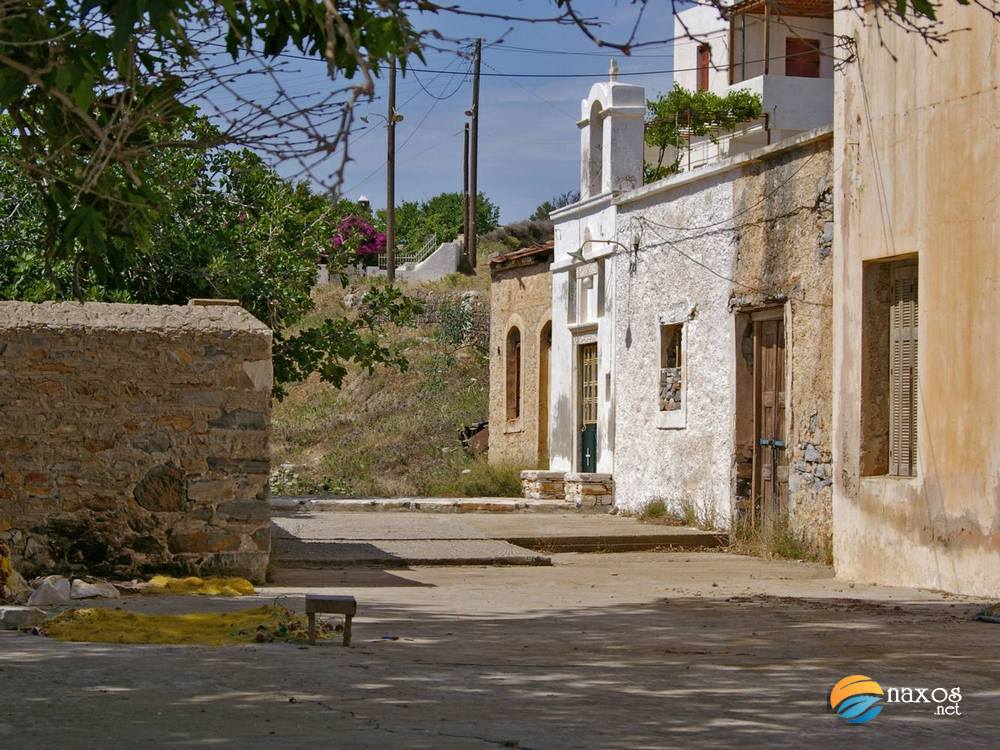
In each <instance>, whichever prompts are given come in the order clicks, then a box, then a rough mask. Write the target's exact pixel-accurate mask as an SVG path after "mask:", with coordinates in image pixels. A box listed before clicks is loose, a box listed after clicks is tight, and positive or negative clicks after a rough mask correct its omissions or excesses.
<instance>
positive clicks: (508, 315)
mask: <svg viewBox="0 0 1000 750" xmlns="http://www.w3.org/2000/svg"><path fill="white" fill-rule="evenodd" d="M551 262H552V243H547V244H544V245H533V246H531V247H526V248H522V249H520V250H516V251H514V252H510V253H505V254H503V255H497V256H494V257H493V258H491V259H490V278H491V285H490V348H489V354H490V420H489V423H490V428H489V429H490V437H489V460H490V463H492V464H505V465H513V466H521V467H528V468H532V469H535V468H545V467H546V466H547V464H548V437H549V429H548V417H549V405H548V395H549V366H550V350H551V342H552V315H551V304H552V276H551V274H550V273H549V264H550V263H551Z"/></svg>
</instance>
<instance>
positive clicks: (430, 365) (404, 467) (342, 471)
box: [272, 273, 519, 496]
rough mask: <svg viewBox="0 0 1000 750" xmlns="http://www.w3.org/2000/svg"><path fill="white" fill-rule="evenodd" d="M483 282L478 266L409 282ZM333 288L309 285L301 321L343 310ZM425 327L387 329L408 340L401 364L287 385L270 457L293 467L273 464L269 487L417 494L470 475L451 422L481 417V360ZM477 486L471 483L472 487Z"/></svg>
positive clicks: (484, 378) (455, 285)
mask: <svg viewBox="0 0 1000 750" xmlns="http://www.w3.org/2000/svg"><path fill="white" fill-rule="evenodd" d="M488 283H489V280H488V274H486V277H485V284H487V285H488ZM483 284H484V280H483V274H482V273H481V274H479V275H477V276H461V275H458V274H456V275H454V277H451V276H449V277H446V278H445V279H442V280H441V281H439V282H436V283H434V284H422V285H419V286H414V287H413V290H414V291H416V290H417V289H419V290H422V291H431V292H432V293H433V292H435V291H438V290H439V291H442V292H444V291H452V292H453V291H464V290H466V289H482V288H483ZM343 295H344V290H342V289H341V288H340V286H339V285H338V284H331V285H329V286H326V287H323V288H322V289H321V290H318V291H317V293H316V302H317V309H316V311H315V312H313V313H312V314H311V315H310V316H309V317H308V318H307V319H306V320H305V321H303V325H309V324H313V323H315V322H318V321H319V320H322V319H323V318H324V317H325V316H327V315H338V314H343V312H344V306H343V301H342V300H343ZM434 334H435V332H434V331H433V330H431V329H430V328H429V327H423V328H420V329H408V330H401V331H396V332H395V333H394V334H393V335H394V336H395V337H396V338H397V340H398V341H400V342H403V343H405V344H406V345H407V346H408V354H407V357H408V359H409V361H410V369H409V370H408V371H407V372H404V373H400V372H398V371H396V370H390V369H387V368H379V369H377V370H376V371H375V372H374V373H373V374H371V375H369V374H367V373H365V372H357V371H353V372H351V373H350V374H349V375H348V377H347V378H346V379H345V382H344V385H343V387H342V388H341V389H340V390H339V391H338V390H337V389H336V388H334V387H333V386H331V385H329V384H327V383H323V382H321V381H320V380H319V377H318V376H316V375H313V376H312V377H310V378H309V379H308V380H307V381H306V382H304V383H301V384H299V385H296V386H293V387H292V388H291V389H290V390H289V393H288V396H286V398H285V399H284V401H282V402H280V403H278V404H276V405H275V408H274V415H273V417H274V418H273V424H274V431H273V442H272V462H273V464H274V465H275V466H280V465H281V464H285V463H289V464H293V465H294V468H293V469H292V471H290V472H282V481H280V483H279V484H278V485H277V486H275V487H274V488H273V489H274V490H275V491H276V492H284V493H330V494H344V495H370V496H401V495H425V496H426V495H428V494H429V493H435V494H436V491H437V490H440V489H441V488H443V487H446V486H455V487H456V488H459V487H461V486H463V482H464V483H466V484H469V485H470V486H471V485H472V484H474V481H473V479H468V477H469V476H470V475H463V474H462V471H463V470H464V469H472V470H473V471H472V472H470V474H475V477H477V479H475V482H479V479H481V478H482V477H481V470H480V469H478V468H476V462H475V461H474V460H473V459H472V458H471V457H470V456H468V455H467V453H466V452H465V450H464V449H463V448H462V446H461V444H460V442H459V438H458V432H459V429H460V428H461V427H462V426H463V425H467V424H474V423H476V422H479V421H481V420H484V419H486V418H487V414H488V400H489V367H488V361H487V359H486V357H485V355H484V354H483V353H481V352H477V351H476V350H474V349H472V348H464V349H459V350H457V351H451V350H449V348H448V347H446V346H444V345H442V344H440V343H439V342H438V341H437V340H436V338H435V335H434ZM463 476H465V477H467V478H466V479H464V480H463V479H462V477H463ZM508 484H509V483H508ZM486 486H487V484H486V483H479V484H478V485H477V488H479V489H484V488H485V487H486ZM498 486H506V485H505V484H504V483H503V482H500V483H499V485H498ZM456 492H457V489H456ZM518 494H519V493H518Z"/></svg>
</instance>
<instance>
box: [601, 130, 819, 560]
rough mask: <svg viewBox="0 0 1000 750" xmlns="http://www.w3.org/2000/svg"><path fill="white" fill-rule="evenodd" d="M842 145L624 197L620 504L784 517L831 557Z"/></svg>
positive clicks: (713, 515)
mask: <svg viewBox="0 0 1000 750" xmlns="http://www.w3.org/2000/svg"><path fill="white" fill-rule="evenodd" d="M831 145H832V134H831V132H830V129H829V128H827V129H824V130H820V131H816V132H813V133H809V134H804V135H801V136H796V137H794V138H791V139H786V140H785V141H782V142H780V143H778V144H775V145H773V146H769V147H763V148H761V149H757V150H754V151H750V152H747V153H744V154H740V155H738V156H736V157H733V158H730V159H725V160H721V161H719V162H717V163H716V164H714V165H712V166H709V167H703V168H702V169H699V170H696V171H694V172H691V173H682V174H680V175H677V176H675V177H671V178H668V179H666V180H661V181H659V182H656V183H653V184H651V185H649V186H647V187H645V188H643V189H640V190H637V191H633V192H632V193H626V194H623V195H622V196H620V197H618V199H617V200H616V202H615V203H616V206H617V236H618V237H619V238H620V241H621V242H622V243H623V244H625V245H626V246H629V247H630V248H631V249H630V250H629V251H628V252H626V251H622V252H620V253H617V254H616V255H615V257H614V266H613V273H612V278H613V282H614V293H613V295H612V296H613V298H614V299H615V308H614V311H613V313H614V320H615V337H614V339H615V353H614V362H615V379H616V380H617V381H618V382H619V383H627V384H628V386H627V387H619V388H618V390H617V392H616V398H615V402H614V414H615V462H614V475H615V492H616V503H617V504H618V505H620V506H621V507H623V508H626V509H629V510H638V509H639V508H641V507H642V506H643V505H645V504H646V503H648V502H649V501H650V500H652V499H661V500H664V501H665V502H666V503H667V505H668V506H671V507H673V508H674V509H675V510H681V509H682V508H683V506H693V510H694V513H695V515H696V517H698V518H699V519H701V520H702V521H703V522H705V523H707V524H710V525H715V526H723V527H725V526H728V525H729V523H730V521H731V519H733V518H734V516H735V517H741V518H745V519H747V520H748V521H750V520H754V521H768V522H769V521H778V520H779V519H781V518H787V520H788V522H789V523H790V525H791V527H792V528H793V529H794V530H795V531H796V532H797V533H798V534H799V535H800V536H802V537H804V538H806V539H807V540H808V541H809V542H811V543H812V545H813V546H814V547H816V548H818V549H824V548H828V547H829V544H830V535H831V533H832V531H831V520H830V519H831V510H830V508H831V488H830V485H831V483H832V477H831V471H830V450H831V445H830V432H829V430H830V422H831V416H832V414H831V386H830V377H831V374H830V363H831V357H832V344H831V341H830V337H829V330H830V324H831V319H832V317H831V316H832V297H833V285H832V281H833V275H832V260H831V257H830V242H831V235H830V231H831V226H832V225H831V222H832V218H833V216H832V208H831V202H830V201H831V188H832V165H831ZM665 377H666V379H667V381H668V383H669V391H670V398H669V399H667V400H665V399H664V390H665V389H664V379H665ZM761 440H765V441H769V443H768V444H767V445H761V442H760V441H761ZM773 441H777V442H778V443H779V444H778V445H772V444H771V442H773ZM689 510H690V509H689ZM689 514H690V513H689V512H687V513H685V515H689Z"/></svg>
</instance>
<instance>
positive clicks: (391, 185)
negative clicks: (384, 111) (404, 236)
mask: <svg viewBox="0 0 1000 750" xmlns="http://www.w3.org/2000/svg"><path fill="white" fill-rule="evenodd" d="M386 127H387V128H388V133H387V136H386V150H387V154H386V162H385V164H386V168H385V260H386V268H385V270H386V277H387V278H388V280H389V283H390V284H392V283H394V282H395V281H396V59H395V58H393V59H392V62H391V63H390V65H389V112H388V115H387V117H386Z"/></svg>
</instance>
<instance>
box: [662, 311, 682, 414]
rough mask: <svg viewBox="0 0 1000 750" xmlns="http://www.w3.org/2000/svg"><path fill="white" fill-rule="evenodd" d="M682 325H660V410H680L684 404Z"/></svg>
mask: <svg viewBox="0 0 1000 750" xmlns="http://www.w3.org/2000/svg"><path fill="white" fill-rule="evenodd" d="M683 343H684V326H683V324H681V323H671V324H669V325H661V326H660V381H659V383H660V391H659V403H660V411H680V410H681V408H682V407H683V405H684V362H683V356H684V355H683V349H684V347H683Z"/></svg>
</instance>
